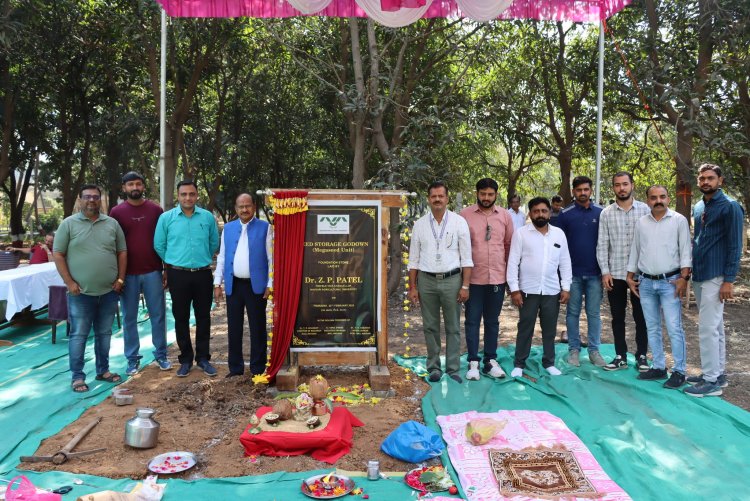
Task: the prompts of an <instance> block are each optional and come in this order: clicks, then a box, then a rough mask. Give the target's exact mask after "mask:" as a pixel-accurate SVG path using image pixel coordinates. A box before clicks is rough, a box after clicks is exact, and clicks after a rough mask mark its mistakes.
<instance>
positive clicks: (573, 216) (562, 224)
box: [551, 176, 607, 367]
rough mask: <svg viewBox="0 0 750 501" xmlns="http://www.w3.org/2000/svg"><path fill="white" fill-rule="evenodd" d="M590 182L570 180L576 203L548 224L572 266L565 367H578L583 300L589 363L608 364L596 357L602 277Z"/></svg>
mask: <svg viewBox="0 0 750 501" xmlns="http://www.w3.org/2000/svg"><path fill="white" fill-rule="evenodd" d="M592 184H593V182H592V181H591V179H590V178H588V177H586V176H577V177H575V178H574V179H573V199H574V200H575V203H573V204H572V205H569V206H568V207H566V208H564V209H563V210H562V211H561V212H560V215H559V216H558V217H557V218H555V219H553V220H552V221H551V224H553V225H555V226H557V227H558V228H560V229H561V230H563V232H564V233H565V237H566V238H567V240H568V248H569V251H570V260H571V262H572V265H573V282H572V284H571V285H570V299H569V300H568V306H567V313H566V315H565V326H566V328H567V333H568V350H569V352H568V363H570V365H574V366H576V367H578V366H580V365H581V364H580V361H579V352H580V351H581V334H580V331H579V325H578V324H579V321H580V317H581V307H582V306H583V299H584V297H585V298H586V319H587V322H588V343H589V344H588V349H589V360H590V361H591V363H592V364H594V365H596V366H598V367H604V366H605V365H606V364H607V363H606V362H605V361H604V359H603V358H602V356H601V355H600V354H599V344H600V341H601V335H602V319H601V316H600V310H601V304H602V294H603V292H602V277H601V271H600V270H599V265H598V264H597V260H596V244H597V241H598V239H599V215H600V214H601V212H602V208H601V207H600V206H598V205H596V204H594V203H592V202H591V186H592Z"/></svg>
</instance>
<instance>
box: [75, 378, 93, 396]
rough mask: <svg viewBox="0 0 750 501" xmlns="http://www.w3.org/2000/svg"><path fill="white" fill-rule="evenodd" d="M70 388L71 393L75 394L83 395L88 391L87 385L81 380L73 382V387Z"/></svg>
mask: <svg viewBox="0 0 750 501" xmlns="http://www.w3.org/2000/svg"><path fill="white" fill-rule="evenodd" d="M71 387H72V388H73V391H74V392H76V393H85V392H87V391H89V385H87V384H86V381H84V380H83V379H79V380H77V381H73V385H72V386H71Z"/></svg>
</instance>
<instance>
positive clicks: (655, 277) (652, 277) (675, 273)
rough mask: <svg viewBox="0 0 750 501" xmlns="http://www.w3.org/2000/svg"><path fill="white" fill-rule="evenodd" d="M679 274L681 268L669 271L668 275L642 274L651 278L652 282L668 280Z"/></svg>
mask: <svg viewBox="0 0 750 501" xmlns="http://www.w3.org/2000/svg"><path fill="white" fill-rule="evenodd" d="M679 274H680V268H677V269H676V270H672V271H668V272H666V273H661V274H659V275H649V274H648V273H643V272H641V276H642V277H646V278H650V279H651V280H666V279H668V278H669V277H673V276H675V275H679Z"/></svg>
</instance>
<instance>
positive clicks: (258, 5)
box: [157, 0, 632, 22]
mask: <svg viewBox="0 0 750 501" xmlns="http://www.w3.org/2000/svg"><path fill="white" fill-rule="evenodd" d="M463 1H464V2H472V1H479V0H463ZM497 1H498V2H499V1H501V0H497ZM157 2H158V3H160V4H161V5H162V7H164V9H165V10H166V12H167V14H168V15H169V16H172V17H273V18H283V17H294V16H303V15H314V16H325V17H367V14H366V13H365V11H364V10H363V9H362V8H361V7H360V6H359V5H358V4H357V2H356V1H355V0H331V2H330V3H328V4H327V6H326V7H325V8H324V9H322V10H320V11H319V12H315V13H311V14H303V13H301V12H300V11H299V10H297V9H295V8H294V7H293V6H292V5H291V4H290V3H288V2H287V1H284V0H157ZM425 2H426V0H380V8H381V9H382V11H383V12H394V11H398V10H399V9H401V8H418V7H420V6H423V5H425ZM631 2H632V0H514V1H513V3H512V4H511V5H510V7H508V8H507V9H506V10H505V11H503V12H502V14H500V15H499V16H498V17H497V19H537V20H551V21H574V22H599V21H600V20H602V19H607V18H608V17H610V16H612V15H613V14H615V13H617V12H619V11H620V10H622V9H623V8H625V7H626V6H627V5H629V4H630V3H631ZM482 3H485V4H486V3H488V0H482ZM422 17H424V18H433V17H468V16H464V13H463V12H461V9H460V8H459V6H458V3H457V2H456V0H433V1H432V3H431V4H430V6H429V7H428V8H427V10H426V12H425V13H424V15H423V16H422Z"/></svg>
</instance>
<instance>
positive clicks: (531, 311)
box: [513, 292, 560, 369]
mask: <svg viewBox="0 0 750 501" xmlns="http://www.w3.org/2000/svg"><path fill="white" fill-rule="evenodd" d="M521 294H523V306H521V310H520V311H519V315H518V334H517V335H516V355H515V360H514V361H513V366H514V367H520V368H522V369H523V368H525V367H526V359H527V358H529V353H531V340H532V338H533V337H534V325H536V317H537V316H538V317H539V325H540V326H541V327H542V350H543V354H542V367H544V368H545V369H546V368H547V367H551V366H553V365H555V336H556V335H557V315H558V314H559V313H560V294H555V295H554V296H546V295H545V296H543V295H541V294H525V293H523V292H522V293H521Z"/></svg>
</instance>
